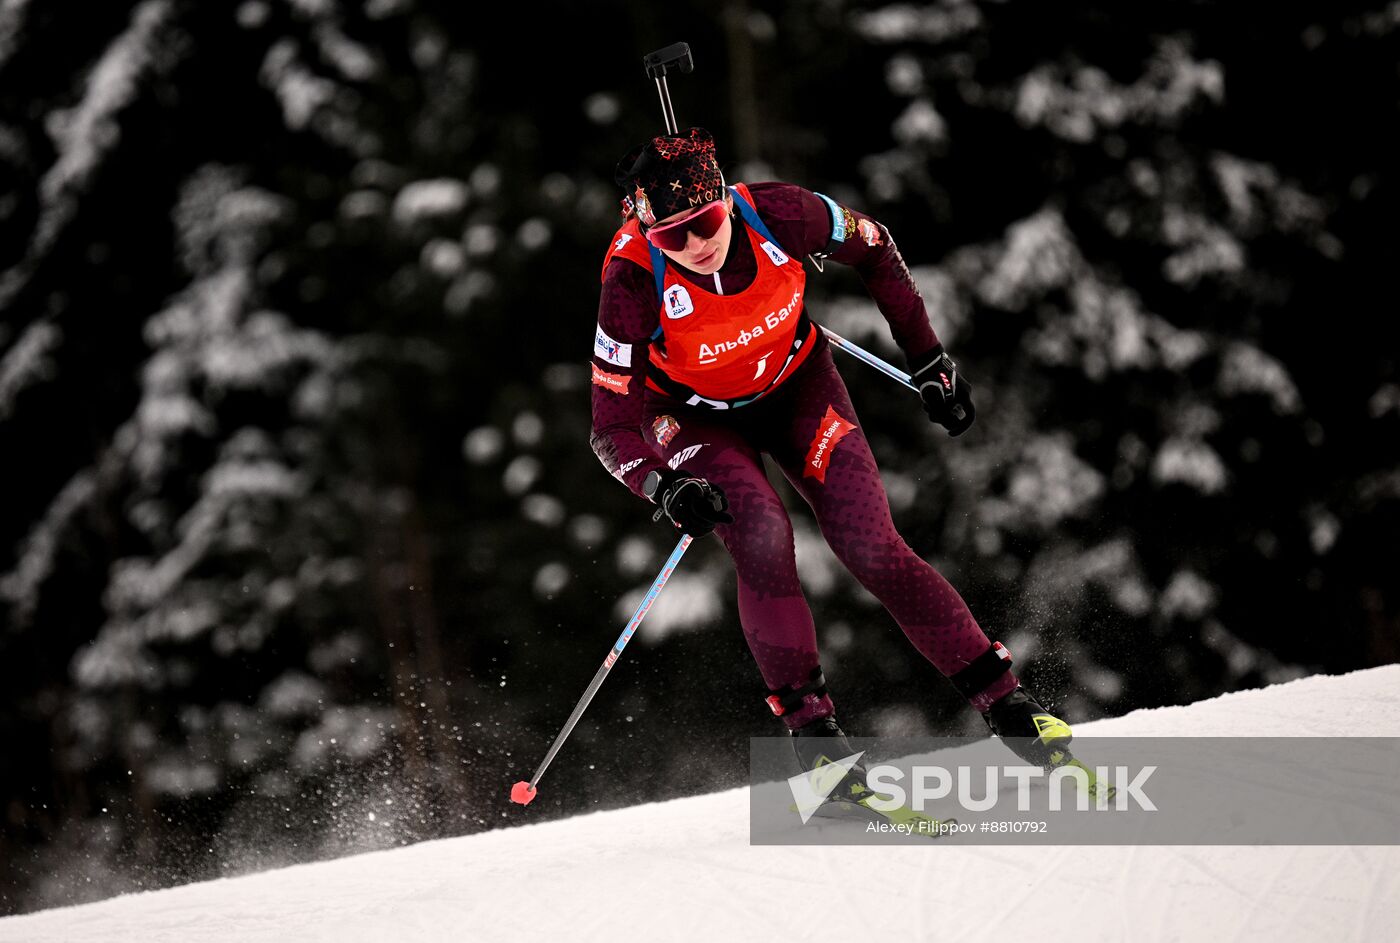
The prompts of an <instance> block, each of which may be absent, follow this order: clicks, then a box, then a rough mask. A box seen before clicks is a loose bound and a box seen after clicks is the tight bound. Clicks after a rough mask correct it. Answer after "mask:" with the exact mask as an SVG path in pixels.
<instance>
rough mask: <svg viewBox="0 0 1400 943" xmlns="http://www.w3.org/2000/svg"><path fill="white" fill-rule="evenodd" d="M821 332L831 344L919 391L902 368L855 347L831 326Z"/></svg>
mask: <svg viewBox="0 0 1400 943" xmlns="http://www.w3.org/2000/svg"><path fill="white" fill-rule="evenodd" d="M822 333H823V334H825V335H826V336H827V338H828V339H829V340H830V341H831V342H832V343H833V344H835V345H836V346H837V347H839V348H841V349H842V350H844V351H845V352H846V353H848V354H850V355H851V356H852V357H855V358H856V359H857V360H859V361H862V362H863V363H867V364H869V365H870V366H872V367H874V368H875V369H876V370H879V371H880V372H881V373H883V374H884V375H885V376H887V377H892V378H893V379H895V380H898V381H899V382H900V383H903V384H904V385H905V386H907V387H909V389H911V390H913V391H914V392H915V393H917V392H919V388H918V387H917V386H915V385H914V379H913V377H911V376H909V374H907V373H905V372H904V371H903V370H901V369H899V368H898V367H896V366H894V365H893V364H889V363H886V362H885V361H883V360H881V359H880V358H879V357H876V356H875V355H874V354H872V353H870V351H868V350H865V349H863V348H861V347H857V346H856V345H855V344H852V343H851V342H850V341H848V340H846V338H844V337H842V336H841V335H840V334H837V333H836V332H835V331H833V330H831V328H828V327H824V328H822Z"/></svg>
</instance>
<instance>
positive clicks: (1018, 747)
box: [982, 687, 1073, 768]
mask: <svg viewBox="0 0 1400 943" xmlns="http://www.w3.org/2000/svg"><path fill="white" fill-rule="evenodd" d="M982 719H983V720H985V721H986V722H987V726H988V727H990V728H992V733H994V734H996V735H997V736H998V737H1000V738H1001V739H1002V740H1003V741H1005V742H1006V745H1007V746H1008V747H1010V748H1011V752H1013V753H1015V754H1016V755H1017V756H1019V757H1020V758H1021V759H1023V760H1025V761H1026V762H1027V763H1033V764H1035V765H1036V766H1043V767H1046V768H1051V767H1055V766H1059V765H1060V764H1061V763H1063V762H1064V760H1065V759H1066V758H1068V755H1069V754H1068V751H1067V749H1066V748H1067V747H1068V746H1069V742H1070V740H1071V739H1072V737H1073V733H1072V732H1071V731H1070V729H1069V724H1067V723H1065V722H1064V721H1063V720H1060V718H1058V717H1056V716H1055V715H1054V714H1052V713H1050V712H1049V711H1047V710H1046V709H1045V708H1043V707H1041V706H1040V703H1039V702H1038V701H1036V699H1035V698H1034V697H1033V696H1032V695H1031V693H1030V692H1029V691H1027V690H1026V689H1025V688H1019V687H1018V688H1016V690H1014V691H1012V692H1011V693H1010V694H1007V695H1005V696H1003V697H1002V698H1001V699H1000V700H998V701H997V702H996V703H994V704H993V705H992V706H991V707H990V708H988V709H987V712H986V713H985V714H983V715H982Z"/></svg>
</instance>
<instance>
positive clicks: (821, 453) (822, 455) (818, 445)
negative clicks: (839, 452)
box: [802, 406, 856, 484]
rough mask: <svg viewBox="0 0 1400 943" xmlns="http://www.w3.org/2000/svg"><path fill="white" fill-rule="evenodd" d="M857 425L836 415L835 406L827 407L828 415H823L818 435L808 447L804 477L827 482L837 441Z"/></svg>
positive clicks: (803, 470)
mask: <svg viewBox="0 0 1400 943" xmlns="http://www.w3.org/2000/svg"><path fill="white" fill-rule="evenodd" d="M855 428H856V425H855V423H852V422H847V421H846V420H844V419H842V418H841V417H840V416H838V415H836V409H835V407H833V406H828V407H827V408H826V415H825V416H823V417H822V421H821V425H819V426H818V427H817V434H816V437H815V438H813V439H812V445H811V447H809V448H808V449H807V464H806V465H804V466H803V468H802V477H804V478H808V477H811V478H815V479H817V481H820V482H821V483H822V484H826V469H827V467H828V466H829V465H830V464H831V453H832V452H834V451H836V443H838V442H840V441H841V440H842V439H844V438H845V437H846V433H848V432H850V431H851V430H852V429H855Z"/></svg>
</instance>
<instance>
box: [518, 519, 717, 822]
mask: <svg viewBox="0 0 1400 943" xmlns="http://www.w3.org/2000/svg"><path fill="white" fill-rule="evenodd" d="M694 539H695V538H693V537H691V536H690V535H689V534H684V535H682V536H681V539H680V542H679V543H677V544H676V549H674V550H672V551H671V556H670V557H669V558H668V559H667V560H666V565H665V566H663V567H662V568H661V572H660V573H658V574H656V579H654V580H652V582H651V589H649V590H647V594H646V595H645V596H644V597H642V601H641V604H640V605H638V606H637V611H636V612H634V613H632V618H631V619H630V620H629V621H628V623H627V627H626V628H624V629H623V630H622V634H621V635H619V636H618V637H617V641H616V642H613V647H612V651H610V652H608V657H607V658H604V659H603V665H602V667H600V668H599V669H598V673H597V674H595V675H594V676H593V680H592V681H590V682H589V684H588V689H587V690H586V691H584V692H583V697H581V698H579V699H578V703H577V704H575V705H574V712H573V713H572V714H570V715H569V719H568V720H567V721H565V723H564V729H563V730H560V731H559V735H558V736H557V737H555V738H554V743H553V744H551V745H550V747H549V752H548V753H546V754H545V755H544V762H542V763H540V767H539V769H537V770H535V775H533V776H531V777H530V780H529V782H526V781H525V780H523V779H522V780H521V781H520V782H518V783H516V784H515V785H514V786H512V787H511V789H510V801H511V802H518V803H520V804H521V805H529V804H530V800H532V799H534V798H535V796H536V795H537V793H536V791H535V784H536V783H538V782H539V781H540V777H541V776H543V775H544V771H545V770H547V769H549V764H550V763H552V762H554V756H555V754H557V753H558V752H559V748H560V747H562V746H563V745H564V741H565V740H567V739H569V734H571V733H573V730H574V727H575V725H577V724H578V722H579V718H580V717H582V716H583V712H584V711H585V710H587V709H588V704H589V702H590V701H592V700H593V695H595V694H597V693H598V689H599V688H600V687H602V686H603V679H605V678H606V677H607V676H608V672H609V671H611V670H612V666H613V665H614V664H616V663H617V657H618V656H619V655H621V654H622V650H623V649H624V648H626V647H627V643H628V642H629V641H631V640H632V634H633V633H634V632H636V631H637V626H639V625H641V624H642V619H643V618H644V617H645V616H646V614H647V610H648V609H650V608H651V604H652V603H654V602H656V597H657V595H658V594H659V593H660V592H661V587H663V586H665V585H666V581H667V580H669V579H670V578H671V574H672V573H673V572H674V571H675V569H676V564H678V563H680V562H681V557H682V556H684V555H685V551H686V548H687V547H689V546H690V542H691V541H692V540H694Z"/></svg>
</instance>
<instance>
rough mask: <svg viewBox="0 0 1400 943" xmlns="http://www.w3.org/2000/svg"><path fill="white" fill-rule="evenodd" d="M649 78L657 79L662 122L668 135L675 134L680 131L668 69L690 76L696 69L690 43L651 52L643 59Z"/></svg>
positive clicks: (676, 44) (673, 45)
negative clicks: (672, 103)
mask: <svg viewBox="0 0 1400 943" xmlns="http://www.w3.org/2000/svg"><path fill="white" fill-rule="evenodd" d="M642 65H644V66H646V70H647V77H648V78H652V79H656V93H657V94H658V95H660V96H661V120H662V121H664V122H665V123H666V133H667V134H675V133H676V132H678V131H679V130H680V126H679V125H677V124H676V112H675V111H674V110H673V109H672V108H671V90H670V89H669V88H668V87H667V86H666V72H667V70H668V69H678V70H679V71H680V72H682V73H683V74H688V73H690V72H692V71H694V69H695V60H694V59H692V58H691V57H690V45H689V44H688V43H672V44H671V45H669V46H667V47H666V48H665V49H658V50H656V51H655V52H649V53H647V54H646V55H645V56H643V57H642Z"/></svg>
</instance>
